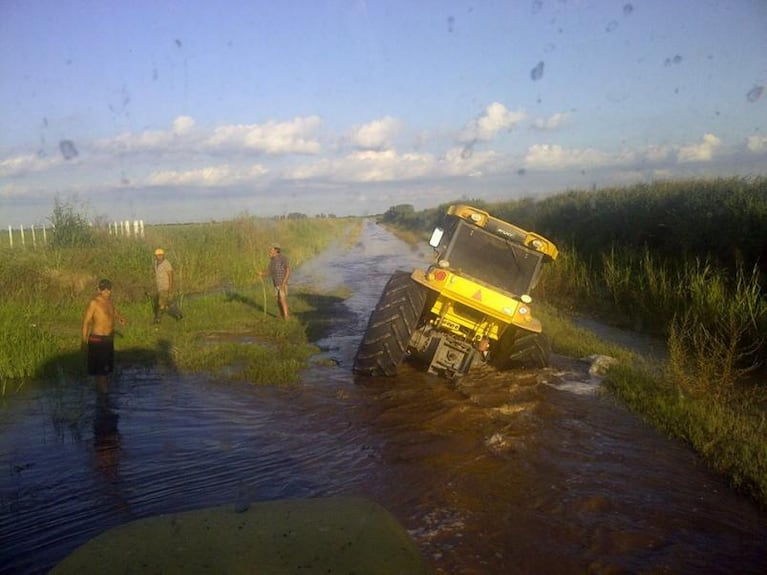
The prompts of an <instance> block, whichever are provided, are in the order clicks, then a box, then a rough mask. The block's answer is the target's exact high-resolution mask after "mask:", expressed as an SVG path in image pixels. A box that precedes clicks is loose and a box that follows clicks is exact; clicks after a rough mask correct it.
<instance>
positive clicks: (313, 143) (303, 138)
mask: <svg viewBox="0 0 767 575" xmlns="http://www.w3.org/2000/svg"><path fill="white" fill-rule="evenodd" d="M321 124H322V120H321V119H320V118H319V117H318V116H307V117H302V118H294V119H293V120H291V121H289V122H267V123H265V124H244V125H243V124H236V125H230V126H221V127H218V128H216V129H215V130H214V131H213V134H212V135H211V136H210V138H208V139H207V141H206V142H205V146H206V147H210V148H223V149H235V150H237V149H239V150H242V149H245V150H251V151H256V152H262V153H265V154H275V155H276V154H310V155H312V154H318V153H319V152H320V151H321V149H322V146H321V145H320V143H319V142H318V141H317V140H316V139H315V138H313V137H312V135H313V133H314V132H315V131H316V130H317V128H319V126H320V125H321Z"/></svg>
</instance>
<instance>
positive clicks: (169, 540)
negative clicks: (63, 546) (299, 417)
mask: <svg viewBox="0 0 767 575" xmlns="http://www.w3.org/2000/svg"><path fill="white" fill-rule="evenodd" d="M238 511H239V512H238ZM104 570H108V571H109V572H110V573H126V574H127V573H163V574H167V573H217V574H219V573H231V574H238V573H243V574H244V573H248V574H268V575H281V574H289V573H290V574H292V573H328V574H342V573H344V574H352V573H357V574H363V573H364V574H366V575H375V574H379V573H380V574H382V575H383V574H386V575H392V574H397V573H402V574H407V575H418V574H422V573H423V574H426V573H433V571H432V570H431V568H430V567H429V566H428V564H427V563H426V562H425V560H424V559H423V557H422V556H421V554H420V551H419V549H418V547H417V546H416V544H415V542H414V541H413V540H412V539H411V538H410V536H409V535H408V533H407V531H405V529H404V528H403V527H402V526H401V525H400V524H399V522H398V521H397V520H396V519H395V518H394V516H393V515H391V514H390V513H389V512H388V511H386V509H384V508H383V507H381V506H380V505H378V504H377V503H374V502H372V501H370V500H367V499H364V498H360V497H328V498H318V499H302V500H278V501H267V502H260V503H253V504H251V505H250V506H248V507H247V508H246V509H244V510H242V511H240V510H239V509H237V510H235V507H234V506H231V505H227V506H221V507H212V508H208V509H201V510H197V511H188V512H184V513H172V514H167V515H159V516H156V517H149V518H146V519H140V520H137V521H133V522H131V523H127V524H125V525H121V526H119V527H115V528H113V529H110V530H109V531H106V532H104V533H102V534H101V535H99V536H97V537H95V538H94V539H92V540H91V541H89V542H87V543H85V544H84V545H82V546H81V547H79V548H77V549H76V550H75V551H74V552H72V553H71V554H70V555H69V556H68V557H66V558H65V559H64V560H63V561H62V562H61V563H59V564H58V565H57V566H56V567H55V568H54V569H53V570H52V571H51V573H52V574H54V575H63V574H67V573H72V574H77V575H80V574H81V573H96V572H99V571H104Z"/></svg>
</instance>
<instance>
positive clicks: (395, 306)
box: [354, 271, 427, 376]
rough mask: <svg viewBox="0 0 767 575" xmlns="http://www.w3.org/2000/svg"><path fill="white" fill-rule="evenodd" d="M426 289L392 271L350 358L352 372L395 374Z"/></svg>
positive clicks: (421, 307) (415, 324)
mask: <svg viewBox="0 0 767 575" xmlns="http://www.w3.org/2000/svg"><path fill="white" fill-rule="evenodd" d="M426 296H427V290H426V288H424V287H423V286H421V285H420V284H418V283H416V282H415V281H413V279H412V278H411V277H410V273H409V272H404V271H396V272H394V273H393V274H392V276H391V278H389V281H388V282H387V283H386V286H385V287H384V290H383V293H382V294H381V299H380V300H379V301H378V304H377V305H376V307H375V309H374V310H373V313H372V314H370V320H369V321H368V325H367V329H366V330H365V335H364V336H363V337H362V342H361V343H360V346H359V348H358V349H357V355H356V356H355V357H354V371H355V372H356V373H359V374H362V375H371V376H372V375H385V376H394V375H397V369H398V368H399V365H400V364H401V363H402V361H403V360H404V359H405V356H406V354H407V347H408V343H409V342H410V337H411V336H412V335H413V333H414V332H415V330H416V328H417V327H418V320H419V319H420V317H421V313H422V312H423V307H424V304H425V303H426Z"/></svg>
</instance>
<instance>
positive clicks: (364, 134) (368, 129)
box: [348, 116, 402, 150]
mask: <svg viewBox="0 0 767 575" xmlns="http://www.w3.org/2000/svg"><path fill="white" fill-rule="evenodd" d="M401 128H402V123H401V122H400V121H399V120H397V119H396V118H392V117H391V116H385V117H383V118H381V119H380V120H374V121H372V122H369V123H367V124H363V125H362V126H355V127H354V128H352V129H351V130H350V131H349V136H348V137H349V141H350V142H351V143H352V144H353V145H354V146H357V147H359V148H364V149H367V150H387V149H390V148H391V147H392V140H393V139H394V137H395V136H396V135H397V134H398V133H399V131H400V129H401Z"/></svg>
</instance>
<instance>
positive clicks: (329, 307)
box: [293, 292, 354, 342]
mask: <svg viewBox="0 0 767 575" xmlns="http://www.w3.org/2000/svg"><path fill="white" fill-rule="evenodd" d="M293 297H294V299H295V300H300V301H301V303H302V305H301V307H302V308H304V307H305V308H306V311H301V312H297V313H294V314H293V316H294V317H296V318H298V320H299V321H300V322H301V324H302V325H304V326H305V331H306V336H307V338H308V339H309V341H315V342H316V341H319V340H321V339H323V338H325V337H327V336H328V335H329V334H330V333H332V332H333V331H334V329H335V328H337V327H338V326H339V325H342V324H344V323H348V322H349V321H350V320H351V319H353V317H354V315H353V314H352V313H351V311H349V308H348V307H347V306H346V304H345V300H344V298H341V297H339V296H334V295H325V294H318V293H310V292H300V293H298V294H296V295H295V296H293Z"/></svg>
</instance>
